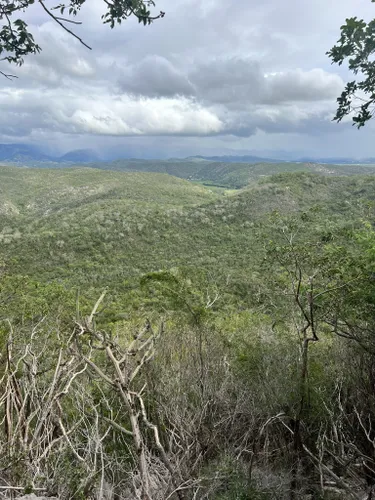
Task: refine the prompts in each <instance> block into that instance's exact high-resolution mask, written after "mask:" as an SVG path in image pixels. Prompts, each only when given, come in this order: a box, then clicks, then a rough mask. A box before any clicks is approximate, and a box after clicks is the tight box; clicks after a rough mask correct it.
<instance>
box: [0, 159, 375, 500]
mask: <svg viewBox="0 0 375 500" xmlns="http://www.w3.org/2000/svg"><path fill="white" fill-rule="evenodd" d="M194 165H197V170H196V173H195V174H194V175H192V176H191V177H193V178H195V177H201V178H200V179H199V180H200V181H202V179H203V178H204V179H205V181H208V180H209V179H208V178H209V176H210V175H212V177H213V181H214V183H216V184H219V183H220V182H219V181H218V179H219V177H220V176H222V177H221V178H222V179H224V178H225V179H226V180H225V181H223V185H225V184H227V185H228V186H231V187H232V188H233V187H239V186H240V185H241V186H243V187H242V188H241V189H225V188H217V187H216V188H213V187H209V186H204V185H202V184H200V183H197V182H189V181H187V180H184V179H181V178H180V179H179V178H177V177H176V176H171V175H168V174H166V173H158V172H157V173H150V172H118V171H112V170H105V171H104V170H101V169H92V168H67V169H58V170H49V169H43V170H38V169H27V168H16V167H15V168H11V167H1V168H0V213H1V219H0V223H1V227H0V252H1V253H0V263H1V286H0V300H1V304H2V312H1V329H0V333H1V339H2V340H1V356H2V374H1V376H2V378H1V384H2V394H3V396H2V398H1V400H0V404H1V415H2V418H3V420H2V424H1V431H0V432H1V433H2V435H1V442H2V444H1V447H0V463H1V469H2V472H1V476H2V478H3V480H5V481H6V482H7V484H9V485H12V486H17V487H18V486H22V487H23V488H24V489H25V491H26V492H27V491H45V492H46V493H48V494H55V495H56V494H58V495H59V496H60V498H110V496H106V495H110V493H109V491H111V492H112V493H111V495H115V498H136V497H135V496H134V495H135V493H134V492H135V491H140V492H141V493H140V494H146V493H147V494H149V495H150V496H151V498H152V499H153V500H154V499H156V498H160V500H162V499H163V500H166V499H167V498H170V499H174V498H180V499H193V498H195V499H197V498H199V499H203V498H210V499H211V498H212V499H220V500H224V499H227V500H229V499H230V500H234V499H252V500H261V499H262V500H267V499H284V498H285V499H290V498H294V499H307V498H310V499H312V498H314V499H318V498H330V499H342V498H357V499H362V498H363V495H365V494H368V492H369V491H370V490H371V489H372V488H373V486H374V484H375V475H374V473H373V470H374V467H375V463H374V461H373V458H372V452H373V442H374V441H373V439H374V434H373V432H374V431H373V428H372V426H371V419H372V418H375V405H374V400H373V395H372V384H373V373H374V371H373V359H374V356H373V355H374V349H375V345H374V340H373V332H374V328H375V325H374V317H375V315H374V313H375V310H374V308H375V302H374V296H375V282H374V279H373V275H374V273H373V270H374V264H375V261H374V258H375V254H374V248H375V233H374V231H373V220H374V209H375V176H371V175H347V176H340V175H338V174H339V173H343V172H344V171H345V173H347V174H355V173H358V170H356V169H354V167H353V166H345V167H336V166H329V167H327V166H325V167H322V166H319V165H318V166H316V165H312V166H309V172H298V170H299V168H300V167H299V166H298V165H296V166H295V169H296V170H297V172H295V173H293V172H292V173H291V172H285V165H286V164H280V165H275V164H272V165H271V164H270V165H265V166H263V167H262V168H263V169H262V168H261V166H260V165H254V166H253V167H252V170H250V169H249V166H245V167H242V168H245V170H246V175H245V174H244V175H243V177H241V175H242V174H241V175H240V173H239V172H240V170H236V169H237V166H236V165H235V164H231V166H230V167H229V166H228V165H227V166H219V165H217V164H214V163H212V164H211V163H210V164H209V163H207V164H206V163H203V162H197V163H194ZM209 166H211V168H212V170H211V169H210V168H209ZM232 167H233V168H234V170H231V168H232ZM176 168H177V167H176ZM198 168H199V172H200V173H199V175H198ZM291 168H292V169H294V166H291V165H290V164H289V165H288V169H289V170H290V169H291ZM368 168H371V167H368ZM129 169H130V167H129ZM158 169H159V167H158V168H156V170H158ZM359 171H360V172H361V170H359ZM365 171H366V172H367V170H365ZM202 172H204V174H202ZM233 172H235V173H233ZM180 173H181V172H180ZM232 174H233V175H235V176H236V177H235V178H236V179H240V178H241V179H242V180H241V181H238V185H236V182H237V181H234V180H233V179H234V177H230V176H231V175H232ZM269 174H273V175H269ZM176 175H177V174H176ZM184 175H186V172H185V173H184ZM180 177H183V175H182V174H181V175H180ZM228 179H230V180H228ZM245 179H246V182H245ZM195 180H198V178H197V179H195ZM247 181H250V182H249V183H247ZM38 488H41V490H38ZM146 490H147V491H146ZM142 491H143V493H142ZM145 498H146V497H145Z"/></svg>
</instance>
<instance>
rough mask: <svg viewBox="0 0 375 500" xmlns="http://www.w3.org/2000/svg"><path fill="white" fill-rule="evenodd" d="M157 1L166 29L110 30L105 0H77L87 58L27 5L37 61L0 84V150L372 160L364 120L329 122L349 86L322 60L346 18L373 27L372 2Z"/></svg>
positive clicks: (372, 130)
mask: <svg viewBox="0 0 375 500" xmlns="http://www.w3.org/2000/svg"><path fill="white" fill-rule="evenodd" d="M46 3H47V5H51V6H52V5H55V4H56V3H58V2H56V0H47V2H46ZM156 3H157V11H159V10H163V11H165V12H166V16H165V18H164V19H162V20H159V21H157V22H155V23H154V24H152V25H151V26H148V27H143V26H141V25H139V24H138V23H136V22H133V21H130V20H128V21H126V22H125V23H123V24H122V25H121V26H118V27H117V28H115V29H114V30H111V29H110V28H109V27H108V26H103V25H102V24H101V20H100V16H101V14H102V13H103V12H104V10H105V9H104V8H103V6H104V5H105V4H104V0H87V2H86V4H87V5H85V6H84V7H83V8H82V11H81V14H80V16H79V17H80V20H82V21H83V25H82V27H78V32H79V35H80V36H82V37H83V39H84V40H85V42H87V43H88V44H89V45H91V46H92V47H93V50H92V51H89V50H87V49H85V48H84V47H83V46H81V45H80V44H79V43H78V42H76V41H75V40H73V39H72V38H71V37H69V35H67V34H66V33H65V32H64V31H62V30H61V28H59V26H57V25H55V24H53V23H52V22H50V21H49V20H48V19H47V18H46V16H45V14H44V13H43V11H42V10H41V8H40V6H39V5H38V4H37V3H36V4H34V5H33V6H32V7H30V9H29V12H28V14H27V20H28V22H29V24H30V25H31V26H32V29H33V30H34V35H35V39H36V41H37V42H38V43H39V44H40V45H41V46H42V48H43V51H42V53H41V54H40V55H38V56H32V57H28V58H27V59H26V62H25V64H24V66H23V67H21V68H14V69H13V72H16V74H17V75H18V77H19V78H18V80H15V81H12V82H9V81H7V80H6V79H4V78H3V79H1V80H0V142H19V141H22V142H27V143H35V144H39V145H43V146H44V147H45V148H48V149H49V151H50V152H53V151H56V152H57V153H64V152H66V151H67V150H69V149H76V148H93V149H97V150H98V151H99V152H100V151H103V152H105V154H108V152H110V151H112V153H113V155H114V156H116V155H119V156H138V157H169V156H187V155H190V154H223V153H232V154H236V153H237V154H245V153H247V152H250V151H253V152H255V151H257V152H259V153H263V154H268V155H271V154H272V155H273V156H275V157H276V156H280V155H282V154H284V153H283V152H289V153H291V154H295V155H300V154H308V155H314V156H338V155H340V156H354V157H365V156H375V140H374V135H375V123H371V124H369V125H367V126H366V127H365V128H364V129H362V130H360V131H358V130H357V129H355V128H354V127H352V126H351V125H350V123H343V124H340V125H338V124H336V123H332V122H331V119H332V116H333V114H334V111H335V100H336V97H337V96H338V95H339V94H340V93H341V91H342V89H343V86H344V80H346V79H348V77H350V75H348V73H346V70H345V69H344V68H341V69H340V68H338V67H336V66H331V64H330V61H329V59H328V58H327V56H326V55H325V52H326V51H327V50H329V49H330V48H331V47H332V45H333V44H334V43H335V41H336V40H337V38H338V36H339V27H340V26H341V24H343V22H344V20H345V18H346V17H350V16H358V17H362V18H364V19H365V20H370V19H372V18H374V17H375V5H374V4H373V3H371V1H370V0H330V1H327V0H314V1H310V0H283V1H281V0H263V1H262V2H260V1H259V0H161V1H159V0H156ZM1 69H3V70H4V69H5V70H7V68H4V67H3V66H2V67H1Z"/></svg>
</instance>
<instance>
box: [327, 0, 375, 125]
mask: <svg viewBox="0 0 375 500" xmlns="http://www.w3.org/2000/svg"><path fill="white" fill-rule="evenodd" d="M371 1H372V2H374V1H375V0H371ZM327 54H328V56H329V57H330V58H331V60H332V63H334V64H338V65H340V66H341V65H342V64H343V63H344V62H345V61H347V62H348V66H349V69H350V71H352V73H353V74H354V75H355V79H354V80H352V81H350V82H348V83H347V85H346V87H345V90H344V91H343V92H342V94H341V96H340V97H338V99H337V102H338V108H337V112H336V115H335V117H334V120H336V121H338V122H340V121H341V120H342V119H343V118H344V117H345V116H347V115H349V114H351V113H353V125H356V126H357V127H358V128H361V127H363V126H364V125H365V123H366V122H367V121H368V120H370V119H371V118H372V117H373V115H374V113H375V60H374V54H375V19H373V20H372V21H370V22H369V23H366V22H365V21H364V20H363V19H358V18H357V17H352V18H350V19H346V22H345V24H344V25H343V26H341V37H340V39H339V40H338V41H337V44H336V45H335V46H334V47H332V49H331V50H330V51H329V52H327Z"/></svg>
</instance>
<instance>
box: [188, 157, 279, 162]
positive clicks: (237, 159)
mask: <svg viewBox="0 0 375 500" xmlns="http://www.w3.org/2000/svg"><path fill="white" fill-rule="evenodd" d="M186 159H187V160H208V161H216V162H217V161H219V162H225V163H262V162H264V163H283V162H284V161H287V160H275V159H273V158H262V157H261V156H252V155H244V156H233V155H230V156H200V155H197V156H189V157H188V158H186Z"/></svg>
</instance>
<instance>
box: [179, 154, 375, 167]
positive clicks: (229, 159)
mask: <svg viewBox="0 0 375 500" xmlns="http://www.w3.org/2000/svg"><path fill="white" fill-rule="evenodd" d="M186 160H190V161H203V160H206V161H214V162H221V163H291V162H293V163H326V164H329V165H374V164H375V158H347V157H344V158H342V157H329V158H320V157H314V156H306V157H302V158H298V159H288V160H285V159H284V160H280V159H278V160H277V159H275V158H265V157H261V156H253V155H244V156H235V155H230V156H225V155H224V156H200V155H197V156H189V157H188V158H186Z"/></svg>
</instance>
